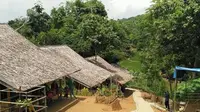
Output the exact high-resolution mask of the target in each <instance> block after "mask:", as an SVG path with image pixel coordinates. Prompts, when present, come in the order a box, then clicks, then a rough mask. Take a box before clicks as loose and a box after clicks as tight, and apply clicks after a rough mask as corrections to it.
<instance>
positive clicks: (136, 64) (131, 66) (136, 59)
mask: <svg viewBox="0 0 200 112" xmlns="http://www.w3.org/2000/svg"><path fill="white" fill-rule="evenodd" d="M119 64H120V66H121V67H123V68H126V69H128V70H129V71H136V72H140V71H141V62H140V56H139V54H138V53H137V52H135V54H134V56H133V57H131V58H128V59H126V60H122V61H120V62H119Z"/></svg>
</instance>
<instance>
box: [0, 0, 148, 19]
mask: <svg viewBox="0 0 200 112" xmlns="http://www.w3.org/2000/svg"><path fill="white" fill-rule="evenodd" d="M37 1H38V0H4V1H2V2H1V3H0V14H1V16H0V23H6V22H8V21H9V20H12V19H15V18H18V17H22V16H23V17H25V16H26V10H27V9H29V8H31V7H33V6H34V3H36V2H37ZM40 1H41V2H42V4H43V7H44V9H45V11H46V12H47V13H50V11H51V9H52V8H53V7H58V6H59V5H60V4H62V3H64V2H65V1H66V0H40ZM100 1H102V3H103V4H104V5H105V8H106V10H107V12H108V17H109V18H111V19H121V18H128V17H132V16H136V15H139V14H143V13H145V10H146V9H147V8H148V7H149V6H150V4H151V0H100Z"/></svg>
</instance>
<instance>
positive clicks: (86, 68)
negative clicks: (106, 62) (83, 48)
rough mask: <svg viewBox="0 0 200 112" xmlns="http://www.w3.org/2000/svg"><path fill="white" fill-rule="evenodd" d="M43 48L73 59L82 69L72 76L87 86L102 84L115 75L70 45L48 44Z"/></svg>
mask: <svg viewBox="0 0 200 112" xmlns="http://www.w3.org/2000/svg"><path fill="white" fill-rule="evenodd" d="M41 49H43V50H46V51H51V52H53V53H55V54H59V55H61V56H63V57H66V58H67V59H71V60H72V62H73V63H74V64H75V65H76V66H77V67H79V68H81V70H80V71H78V72H76V73H73V74H71V75H70V77H71V78H73V79H74V80H75V81H77V82H79V83H81V84H83V85H84V86H86V87H89V88H90V87H94V86H96V85H98V84H101V83H102V82H104V81H105V80H106V79H108V78H109V77H111V76H114V74H113V73H111V72H109V71H107V70H105V69H103V68H101V67H99V66H96V65H94V64H92V63H90V62H88V61H87V60H85V59H84V58H83V57H81V56H80V55H79V54H78V53H76V52H75V51H74V50H72V49H71V48H70V47H68V46H46V47H41Z"/></svg>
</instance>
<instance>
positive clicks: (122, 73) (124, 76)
mask: <svg viewBox="0 0 200 112" xmlns="http://www.w3.org/2000/svg"><path fill="white" fill-rule="evenodd" d="M86 60H88V61H89V62H91V63H94V64H96V65H98V66H100V67H102V68H104V69H106V70H108V71H110V72H112V73H115V74H116V75H117V76H118V77H115V78H116V81H118V82H119V83H121V84H125V83H127V82H128V81H130V80H131V79H132V78H133V76H132V75H131V74H130V73H129V72H128V71H127V70H124V69H122V68H119V67H116V66H113V65H111V64H109V63H108V62H107V61H105V60H104V59H103V58H101V57H100V56H96V59H95V56H92V57H88V58H86Z"/></svg>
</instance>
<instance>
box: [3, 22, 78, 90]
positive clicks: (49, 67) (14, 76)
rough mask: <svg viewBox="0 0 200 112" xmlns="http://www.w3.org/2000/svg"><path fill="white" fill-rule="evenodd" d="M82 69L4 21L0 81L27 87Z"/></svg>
mask: <svg viewBox="0 0 200 112" xmlns="http://www.w3.org/2000/svg"><path fill="white" fill-rule="evenodd" d="M77 70H79V68H78V67H75V66H74V65H73V64H72V62H70V61H66V60H65V59H64V58H62V57H61V56H59V55H56V54H53V53H51V52H48V51H43V50H41V49H40V48H39V47H37V46H35V45H34V44H32V43H31V42H29V41H28V40H27V39H25V38H24V37H23V36H21V35H20V34H19V33H17V32H16V31H14V30H13V29H12V28H11V27H9V26H8V25H6V24H0V84H2V85H4V86H7V87H10V88H11V89H16V90H22V91H24V90H27V89H31V88H33V87H36V86H39V85H41V84H44V83H47V82H50V81H53V80H55V79H59V78H61V77H63V76H67V75H68V74H71V73H74V72H76V71H77Z"/></svg>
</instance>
